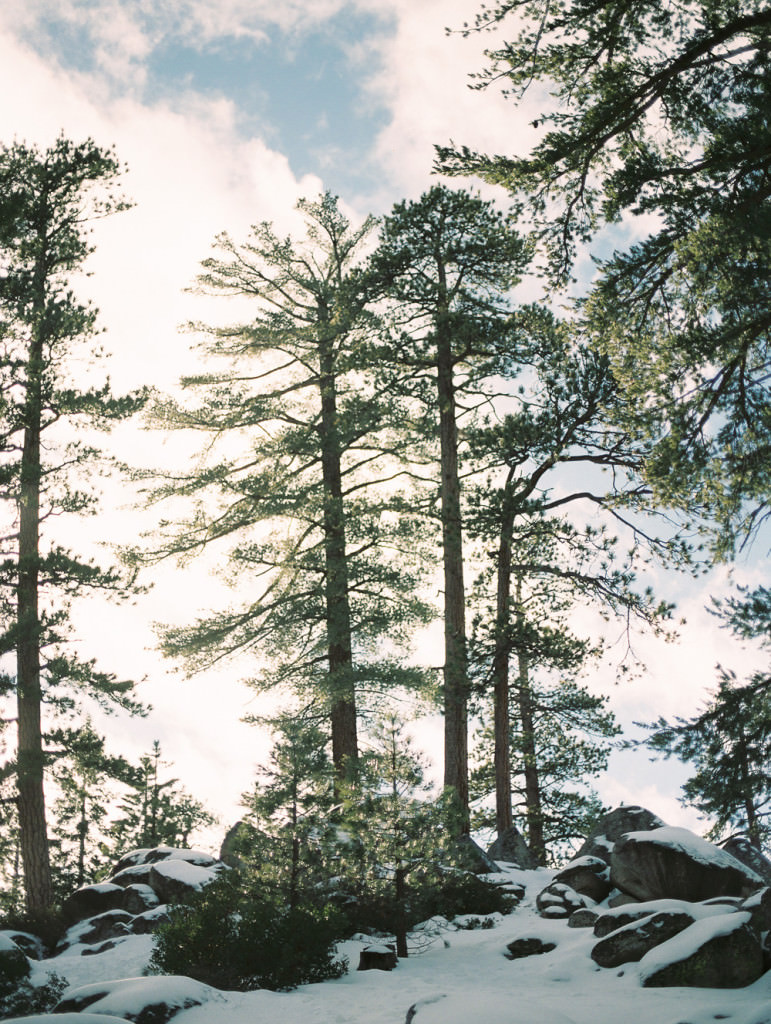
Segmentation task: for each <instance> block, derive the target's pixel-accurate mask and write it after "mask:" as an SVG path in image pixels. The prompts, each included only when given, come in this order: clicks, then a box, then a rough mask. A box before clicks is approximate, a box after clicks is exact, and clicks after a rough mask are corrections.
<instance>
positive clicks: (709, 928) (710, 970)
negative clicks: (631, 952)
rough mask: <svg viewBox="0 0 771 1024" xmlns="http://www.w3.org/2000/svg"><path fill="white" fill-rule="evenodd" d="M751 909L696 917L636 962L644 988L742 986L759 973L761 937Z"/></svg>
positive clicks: (749, 982) (760, 969)
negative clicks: (751, 920) (745, 911)
mask: <svg viewBox="0 0 771 1024" xmlns="http://www.w3.org/2000/svg"><path fill="white" fill-rule="evenodd" d="M749 921H750V915H749V913H744V912H739V913H736V912H734V913H728V914H720V915H718V916H717V917H708V918H704V919H702V920H701V921H696V923H695V924H692V925H691V926H690V928H686V929H685V931H682V932H680V934H679V935H676V936H675V937H674V938H673V939H669V941H668V942H663V943H661V945H659V946H656V948H655V949H652V950H651V951H650V952H649V953H646V954H645V956H644V957H643V958H642V960H641V961H640V963H639V966H638V972H639V977H640V981H641V982H642V984H643V986H644V987H645V988H656V987H660V986H689V987H699V988H743V987H744V986H745V985H751V984H752V983H753V982H754V981H757V980H758V978H759V977H760V976H761V975H762V974H763V951H762V949H761V946H760V940H759V938H758V936H757V934H756V933H755V931H754V930H753V929H752V927H751V926H750V924H749Z"/></svg>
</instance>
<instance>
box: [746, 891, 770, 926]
mask: <svg viewBox="0 0 771 1024" xmlns="http://www.w3.org/2000/svg"><path fill="white" fill-rule="evenodd" d="M741 909H742V910H746V911H748V912H749V915H750V924H751V925H752V927H753V928H754V929H755V931H756V932H757V933H758V935H764V934H765V933H766V932H769V931H771V888H769V887H768V886H766V887H765V888H763V889H759V890H758V891H757V892H755V893H753V894H752V896H750V897H748V898H747V899H746V900H744V902H743V903H742V905H741Z"/></svg>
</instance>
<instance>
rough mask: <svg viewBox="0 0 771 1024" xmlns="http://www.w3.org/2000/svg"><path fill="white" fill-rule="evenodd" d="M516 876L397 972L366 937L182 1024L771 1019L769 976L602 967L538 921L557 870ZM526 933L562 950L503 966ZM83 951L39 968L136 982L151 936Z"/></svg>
mask: <svg viewBox="0 0 771 1024" xmlns="http://www.w3.org/2000/svg"><path fill="white" fill-rule="evenodd" d="M508 873H509V874H510V875H511V877H512V880H513V881H517V882H521V883H523V884H524V885H526V887H527V894H526V897H525V899H524V901H523V902H522V903H521V904H520V906H519V907H518V908H517V909H516V910H515V911H514V912H513V913H512V914H511V915H509V916H507V917H504V918H502V919H497V923H496V924H495V927H493V928H490V929H477V930H457V929H454V928H453V927H452V926H449V925H446V926H445V927H441V926H440V925H437V926H436V927H433V928H429V929H428V932H429V933H430V934H428V936H427V938H428V939H430V941H428V942H427V941H426V939H425V938H424V940H423V942H422V945H424V947H425V948H423V949H422V951H421V952H419V953H416V954H415V955H411V956H410V957H409V958H408V959H406V960H401V961H400V962H399V964H398V966H397V968H396V969H395V970H394V971H392V972H384V971H376V970H370V971H361V972H360V971H357V970H356V966H357V964H358V961H359V952H360V950H361V949H362V948H363V946H364V945H366V944H367V943H366V940H365V939H364V938H362V939H361V940H355V941H354V940H352V941H348V942H345V943H343V944H341V946H340V952H341V953H343V954H344V955H346V956H347V957H348V959H349V961H350V970H349V973H348V974H347V975H346V976H345V977H343V978H340V979H337V980H335V981H327V982H324V983H322V984H316V985H304V986H301V987H300V988H298V989H297V990H296V991H294V992H288V993H278V992H269V991H257V992H248V993H238V992H233V993H230V992H227V993H217V992H212V993H211V996H212V998H211V999H210V1000H209V1001H207V1002H206V1003H205V1004H204V1005H203V1006H198V1007H195V1008H192V1009H187V1010H182V1011H181V1012H179V1013H178V1014H177V1015H176V1016H175V1017H174V1018H173V1020H174V1024H263V1022H265V1024H268V1022H269V1024H410V1022H412V1021H414V1024H627V1022H628V1024H712V1022H714V1021H716V1020H728V1021H730V1022H732V1024H771V972H768V973H767V974H766V975H765V976H764V977H763V978H761V979H760V981H758V982H756V983H755V984H754V985H751V986H749V987H747V988H744V989H735V990H721V989H697V988H650V989H645V988H642V987H641V984H640V975H639V970H640V968H639V967H638V965H636V964H628V965H626V966H625V967H623V968H618V969H611V970H605V969H600V968H599V967H597V965H596V964H595V963H594V962H593V961H592V960H591V958H590V955H589V954H590V950H591V948H592V944H593V938H592V933H591V929H578V928H569V927H568V925H567V922H566V921H564V920H561V921H554V920H551V921H549V920H544V919H543V918H541V917H540V916H539V915H538V914H536V912H535V897H536V895H537V894H538V892H540V890H541V889H542V888H543V887H544V886H545V885H546V884H547V883H548V881H549V880H550V878H551V873H550V872H548V871H543V870H541V871H519V870H513V869H512V870H511V871H510V872H508ZM424 934H425V933H424ZM527 937H539V938H541V939H543V940H546V941H550V942H554V943H556V946H557V948H556V949H555V950H553V951H552V952H550V953H546V954H542V955H537V956H531V957H527V958H525V959H518V960H513V961H512V960H509V959H507V958H506V957H505V955H504V954H505V952H506V946H507V944H508V943H509V942H511V941H513V940H514V939H518V938H527ZM83 948H84V947H74V948H73V949H72V950H70V951H68V952H66V953H64V954H62V955H60V956H58V957H56V958H54V959H52V960H48V961H46V962H45V964H41V965H39V966H38V968H37V971H38V972H42V971H43V969H44V968H47V969H51V970H55V971H56V972H57V973H58V974H60V975H62V976H64V977H66V978H67V980H68V981H69V983H70V986H71V987H72V988H75V987H79V986H82V985H87V984H93V983H95V982H104V981H108V980H114V979H126V978H137V977H140V976H141V975H142V973H143V970H144V967H145V965H146V963H147V959H148V957H149V954H150V950H151V948H152V938H151V937H150V936H147V935H141V936H129V937H127V938H125V939H123V940H121V941H119V942H118V944H117V945H116V947H115V948H114V949H112V950H109V951H106V952H104V953H100V954H98V955H96V956H88V955H86V956H83V955H82V950H83ZM41 980H42V975H41ZM148 980H149V979H148ZM145 984H146V983H145ZM156 986H157V988H156ZM187 986H188V982H187V981H186V979H174V978H169V979H160V978H156V979H153V987H154V989H155V990H156V993H157V992H163V993H165V997H166V1000H167V1001H172V1002H177V1003H178V1004H179V1005H182V1004H183V1003H184V997H185V994H186V991H187ZM142 987H143V986H142V985H141V984H140V985H139V986H136V987H135V986H131V985H126V986H121V988H120V989H119V990H116V991H115V992H114V993H113V994H112V995H111V997H110V999H109V1000H108V1001H107V1002H106V1004H105V1005H103V1006H100V1007H99V1011H100V1012H101V1013H104V1014H113V1015H116V1016H121V1010H122V1009H124V1010H126V1011H130V1010H131V1009H132V1008H135V1006H136V1002H137V999H138V998H141V994H140V993H139V992H138V991H137V989H141V988H142ZM411 1008H412V1009H411ZM89 1010H90V1011H91V1012H93V1008H91V1007H89ZM83 1019H85V1018H83Z"/></svg>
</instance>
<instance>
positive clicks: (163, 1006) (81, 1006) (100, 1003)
mask: <svg viewBox="0 0 771 1024" xmlns="http://www.w3.org/2000/svg"><path fill="white" fill-rule="evenodd" d="M223 998H224V997H223V996H222V993H220V992H218V991H217V990H216V989H214V988H211V987H210V986H209V985H204V984H202V983H201V982H200V981H193V979H192V978H182V977H175V976H169V977H157V978H128V979H125V980H122V981H105V982H98V983H96V984H94V985H83V986H81V987H80V988H76V989H71V990H69V991H68V992H67V995H66V996H65V998H64V999H62V1000H61V1001H60V1002H59V1004H58V1005H57V1006H56V1007H55V1009H54V1013H55V1014H57V1017H56V1024H58V1020H59V1017H58V1014H60V1013H72V1012H74V1013H79V1012H80V1011H82V1010H90V1011H91V1013H94V1014H102V1013H104V1014H112V1015H113V1016H116V1017H123V1018H125V1019H126V1020H130V1021H135V1022H136V1024H166V1022H167V1021H169V1020H171V1018H172V1017H174V1016H175V1015H176V1014H178V1013H180V1012H181V1011H182V1010H189V1009H191V1008H192V1007H194V1006H204V1005H205V1004H206V1003H209V1002H222V1001H223Z"/></svg>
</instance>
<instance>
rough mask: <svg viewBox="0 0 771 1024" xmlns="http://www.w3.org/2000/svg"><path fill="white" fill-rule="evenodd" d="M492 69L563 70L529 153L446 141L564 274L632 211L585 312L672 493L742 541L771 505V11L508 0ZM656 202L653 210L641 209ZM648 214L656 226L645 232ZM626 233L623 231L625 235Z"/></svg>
mask: <svg viewBox="0 0 771 1024" xmlns="http://www.w3.org/2000/svg"><path fill="white" fill-rule="evenodd" d="M492 25H496V26H500V27H501V29H502V31H506V30H507V29H509V30H510V33H511V35H510V37H509V39H508V40H507V41H506V43H505V45H503V46H501V47H498V48H496V49H493V50H491V51H490V52H489V54H488V56H489V65H488V67H487V68H486V69H485V71H484V72H483V74H482V76H481V79H480V80H479V81H478V84H479V85H480V86H485V85H487V86H493V85H494V86H495V87H496V88H497V87H498V86H499V84H500V83H503V84H504V87H505V89H506V91H507V94H508V95H509V96H510V97H511V98H512V100H513V102H514V103H516V104H518V103H520V102H521V100H522V98H523V95H524V93H525V92H526V90H527V89H528V88H530V87H532V86H538V85H539V84H543V85H546V87H547V88H548V90H549V92H550V95H551V97H552V98H553V101H554V102H553V104H552V105H545V109H544V111H543V113H542V114H540V115H539V117H538V118H537V120H536V122H535V127H536V128H539V129H540V128H543V129H545V130H544V131H543V134H542V135H541V137H540V141H538V142H537V144H536V145H535V147H534V148H533V150H532V151H531V152H530V153H529V154H524V155H523V154H519V153H517V154H514V155H486V154H479V153H473V152H471V151H470V150H469V149H467V148H463V147H461V148H459V149H458V148H455V147H452V146H451V147H441V148H440V150H439V162H440V165H441V167H442V169H443V170H445V171H449V172H450V173H459V174H462V175H464V176H465V175H468V174H469V173H476V174H479V175H481V176H482V177H483V178H484V179H485V180H487V181H488V182H495V183H496V184H499V185H503V186H504V187H505V188H507V189H508V190H509V192H510V193H511V195H512V197H513V199H514V201H515V202H516V203H517V204H518V206H522V207H524V208H525V209H527V210H528V212H529V213H530V215H531V216H532V218H533V220H534V224H535V229H536V232H537V233H538V235H539V236H540V238H541V241H542V243H543V245H544V247H545V250H546V253H547V256H548V261H549V265H550V272H551V276H552V280H553V281H558V282H560V283H565V281H566V280H568V279H569V278H570V275H571V273H572V272H573V270H574V266H575V257H576V252H577V248H578V246H580V245H583V244H584V243H587V242H589V241H591V240H592V239H593V238H595V237H596V236H597V234H598V232H599V231H601V230H603V229H607V227H608V226H609V225H614V224H616V223H617V222H619V221H620V220H621V219H622V218H629V219H630V220H631V221H632V224H633V225H634V226H633V227H632V229H631V231H630V235H631V237H633V238H636V239H639V240H636V241H634V242H633V243H632V244H628V245H626V246H624V243H623V241H622V240H621V239H622V238H623V236H615V235H613V234H611V233H610V232H608V231H607V230H605V237H606V238H610V240H611V244H615V245H617V246H623V247H621V248H619V249H618V251H616V252H614V253H613V255H612V256H610V258H605V259H603V260H601V261H600V267H599V272H598V274H597V275H596V277H595V282H594V284H593V287H592V289H591V294H590V296H589V300H588V302H586V303H585V304H584V305H583V306H582V307H581V308H580V309H579V314H580V316H581V317H582V319H583V320H584V322H585V325H586V330H587V331H588V332H590V333H591V335H592V336H593V337H594V338H596V340H597V343H598V345H601V346H603V347H604V348H605V349H606V350H607V351H608V352H609V353H610V355H611V358H612V360H613V366H614V372H615V374H616V376H617V378H618V379H619V381H620V383H621V384H622V385H623V387H624V388H625V390H626V391H627V397H628V401H627V402H626V403H625V404H624V406H623V407H619V409H618V410H617V412H618V413H619V414H623V416H624V418H625V420H626V422H628V423H629V424H631V425H632V426H633V427H634V428H635V429H636V430H638V431H640V433H641V434H643V435H645V436H647V437H649V438H652V439H653V440H654V441H655V449H654V451H653V454H652V456H651V457H650V458H649V459H648V460H647V468H646V473H647V477H648V479H649V480H650V481H651V482H652V483H653V484H654V485H655V489H656V495H657V498H658V500H660V501H661V502H663V503H678V504H680V505H682V506H683V507H685V508H686V509H688V510H689V511H690V512H691V513H692V514H693V515H694V516H695V517H698V518H702V519H703V517H710V518H712V519H713V522H714V523H715V524H716V525H717V529H716V530H714V531H713V541H714V546H715V549H716V552H717V553H718V554H719V555H720V556H723V557H727V556H730V554H731V553H732V551H733V548H734V545H735V544H736V543H737V542H746V540H747V539H748V538H749V537H751V536H753V535H754V533H755V532H756V531H757V529H758V528H759V526H760V524H761V523H762V522H763V521H764V520H765V518H766V516H767V514H768V505H769V494H770V493H771V475H770V474H769V466H770V465H771V462H769V459H768V448H769V440H770V438H769V425H770V424H771V418H770V417H769V390H768V380H769V373H768V371H769V323H770V322H771V303H770V301H769V300H770V298H771V296H770V294H769V288H768V282H769V280H771V245H770V244H769V238H770V237H771V234H770V233H769V223H770V217H771V205H770V204H769V188H768V181H769V155H770V154H771V126H770V125H769V118H768V107H769V95H770V94H771V72H770V71H769V68H770V67H771V65H770V64H769V59H768V55H769V48H770V47H771V12H770V11H769V10H768V7H767V5H764V4H758V3H756V2H754V0H737V2H735V3H731V4H726V3H723V2H722V0H683V2H678V3H669V2H668V0H650V2H646V3H644V4H641V3H634V2H632V0H610V2H607V3H601V4H598V3H595V2H594V0H568V2H566V3H561V4H556V5H555V4H552V3H550V2H549V0H503V2H498V3H494V4H491V5H485V6H484V7H483V8H482V9H481V11H480V13H479V15H478V16H477V19H476V23H475V25H474V26H472V28H471V29H470V31H473V30H474V29H475V28H476V29H479V30H484V29H485V28H486V27H489V26H492ZM635 219H636V223H635ZM638 231H639V234H638ZM614 238H615V239H616V241H615V243H614V241H613V239H614Z"/></svg>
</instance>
